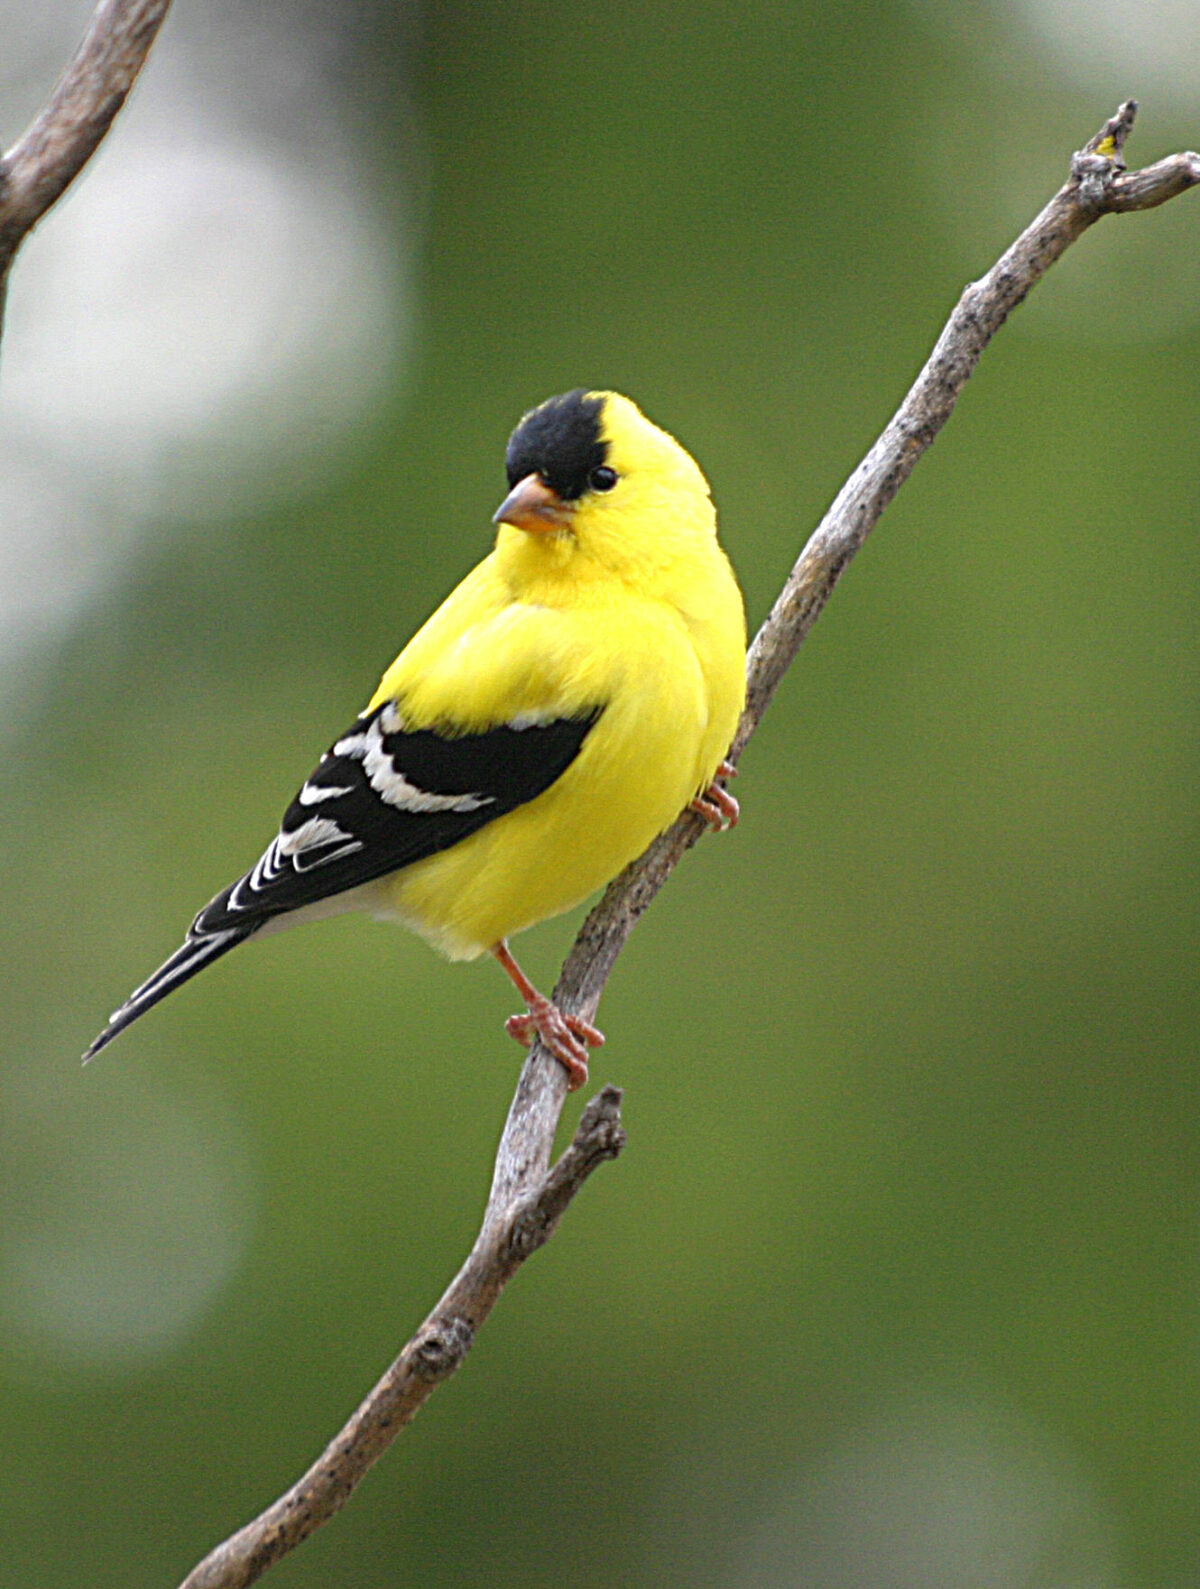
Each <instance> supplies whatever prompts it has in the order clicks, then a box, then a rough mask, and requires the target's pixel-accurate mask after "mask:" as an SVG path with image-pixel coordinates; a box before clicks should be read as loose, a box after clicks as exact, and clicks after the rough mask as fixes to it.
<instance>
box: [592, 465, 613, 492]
mask: <svg viewBox="0 0 1200 1589" xmlns="http://www.w3.org/2000/svg"><path fill="white" fill-rule="evenodd" d="M619 478H620V476H619V475H618V474H617V471H616V470H615V469H610V468H609V467H608V465H607V464H603V463H602V464H601V465H600V467H599V468H598V469H593V470H592V472H591V473H590V474H589V475H588V485H590V486H591V488H592V490H593V491H611V490H612V488H613V486H615V485H616V483H617V481H618V479H619Z"/></svg>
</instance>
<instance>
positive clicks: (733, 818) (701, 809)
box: [688, 761, 742, 833]
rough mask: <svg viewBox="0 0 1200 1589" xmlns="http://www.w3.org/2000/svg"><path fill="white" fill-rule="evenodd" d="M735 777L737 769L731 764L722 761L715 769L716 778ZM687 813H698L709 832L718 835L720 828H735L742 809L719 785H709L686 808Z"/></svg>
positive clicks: (726, 790)
mask: <svg viewBox="0 0 1200 1589" xmlns="http://www.w3.org/2000/svg"><path fill="white" fill-rule="evenodd" d="M736 775H737V768H736V767H734V766H732V765H731V763H729V762H727V761H723V762H722V763H721V765H720V766H719V767H718V768H717V777H718V778H733V777H736ZM688 810H689V811H695V812H698V813H699V815H700V816H702V817H703V818H704V820H705V822H706V823H707V824H708V827H709V831H710V832H712V833H719V832H720V831H721V829H722V828H725V827H730V828H736V827H737V825H738V818H739V817H740V816H741V814H742V808H741V806H740V805H739V804H738V803H737V801H736V800H735V799H734V798H733V796H732V795H731V794H730V793H729V790H728V789H722V788H721V786H720V784H719V783H716V782H713V783H710V784H709V786H708V788H707V789H706V790H705V791H704V793H703V794H701V795H697V796H696V798H695V799H694V800H693V801H692V802H691V804H690V805H689V806H688Z"/></svg>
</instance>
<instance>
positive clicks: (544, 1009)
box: [504, 993, 604, 1092]
mask: <svg viewBox="0 0 1200 1589" xmlns="http://www.w3.org/2000/svg"><path fill="white" fill-rule="evenodd" d="M504 1030H505V1031H506V1032H507V1033H508V1035H509V1036H510V1037H515V1038H516V1040H517V1042H518V1043H520V1044H521V1046H522V1047H523V1048H528V1047H529V1045H530V1044H531V1043H532V1042H533V1040H534V1038H535V1037H540V1038H541V1040H542V1042H543V1043H545V1045H546V1047H547V1048H548V1049H549V1050H550V1052H551V1053H552V1054H553V1055H554V1057H555V1059H557V1060H558V1061H559V1063H560V1064H561V1065H562V1066H563V1068H564V1069H565V1070H566V1073H567V1090H568V1091H569V1092H575V1091H576V1089H577V1088H579V1087H584V1086H586V1085H587V1079H588V1063H587V1062H588V1049H589V1048H599V1047H600V1045H601V1044H602V1043H603V1042H604V1033H603V1032H601V1031H598V1030H597V1029H596V1027H594V1026H593V1025H592V1024H591V1022H590V1021H585V1020H584V1018H583V1016H582V1015H564V1014H563V1012H562V1010H560V1009H559V1007H558V1005H557V1004H552V1003H551V1002H550V1000H549V999H548V998H546V997H545V996H544V995H543V994H541V993H538V994H536V995H535V996H534V997H533V998H532V999H530V1001H529V1008H528V1010H526V1011H525V1013H524V1014H523V1015H510V1016H509V1018H508V1020H507V1021H505V1023H504Z"/></svg>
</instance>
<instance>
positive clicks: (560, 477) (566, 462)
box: [505, 387, 608, 502]
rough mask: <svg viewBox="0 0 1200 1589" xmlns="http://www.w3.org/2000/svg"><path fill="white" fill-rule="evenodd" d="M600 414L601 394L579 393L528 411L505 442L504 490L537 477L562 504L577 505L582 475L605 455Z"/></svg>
mask: <svg viewBox="0 0 1200 1589" xmlns="http://www.w3.org/2000/svg"><path fill="white" fill-rule="evenodd" d="M603 410H604V397H603V394H597V393H595V392H585V391H584V390H583V388H582V387H580V388H579V389H578V390H577V391H574V392H567V393H565V394H564V395H563V396H562V397H551V398H549V399H548V400H547V401H546V402H544V403H542V404H540V405H539V406H538V407H537V408H534V409H531V410H530V411H529V413H528V414H526V415H525V418H524V419H523V420H522V421H521V423H520V424H519V425H518V426H517V428H516V430H514V431H513V433H512V435H511V437H510V438H509V442H508V455H507V458H506V460H505V464H506V468H507V470H508V483H509V485H510V486H515V485H516V483H517V481H518V480H524V478H525V476H526V475H531V474H540V475H541V476H542V477H543V479H545V480H546V481H547V482H548V483H549V485H550V486H552V487H553V489H554V491H555V492H556V493H557V494H558V495H559V496H560V497H561V498H562V499H563V501H564V502H576V501H578V499H579V498H580V497H581V496H582V495H583V493H584V492H585V491H586V490H587V488H588V475H589V474H590V473H591V472H592V470H593V469H596V468H598V467H599V466H600V465H601V464H602V463H603V462H604V461H605V458H606V456H607V454H608V443H607V442H606V441H604V440H602V438H601V435H600V416H601V414H602V412H603Z"/></svg>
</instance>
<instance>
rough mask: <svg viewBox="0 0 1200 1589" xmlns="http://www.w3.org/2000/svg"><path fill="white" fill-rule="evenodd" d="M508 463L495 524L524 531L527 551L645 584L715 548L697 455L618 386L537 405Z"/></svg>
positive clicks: (522, 549)
mask: <svg viewBox="0 0 1200 1589" xmlns="http://www.w3.org/2000/svg"><path fill="white" fill-rule="evenodd" d="M506 465H507V470H508V483H509V486H510V488H511V489H510V491H509V494H508V496H507V497H505V499H504V501H503V502H502V503H501V504H500V506H499V508H498V509H497V510H496V513H495V522H496V523H497V524H499V525H501V526H503V525H510V526H512V528H513V529H515V530H517V531H519V532H522V535H521V538H520V541H518V544H517V545H516V546H514V547H513V548H512V550H513V551H514V553H517V554H518V555H522V554H524V555H530V554H532V555H533V556H536V557H538V558H539V560H542V559H548V560H550V561H553V562H554V563H556V564H558V565H559V566H576V565H578V564H579V563H581V562H583V563H587V564H592V565H595V566H596V567H597V568H598V569H602V570H603V571H604V572H606V573H609V574H617V575H618V576H620V577H623V578H629V579H634V580H639V581H641V580H647V579H651V580H652V579H653V576H654V572H655V570H656V569H658V568H660V567H669V566H671V565H672V564H673V563H674V562H675V561H676V560H677V559H678V558H679V557H680V556H681V555H686V553H687V552H688V551H689V550H694V551H696V552H701V551H702V550H703V549H708V548H711V545H712V541H713V537H714V535H715V533H716V516H715V513H714V510H713V505H712V501H711V499H710V497H709V490H708V482H707V481H706V480H705V478H704V476H703V474H701V472H700V469H699V467H698V466H697V464H696V462H695V460H694V459H693V458H692V457H691V455H690V454H689V453H687V452H685V451H684V449H683V448H682V447H681V446H680V445H679V443H678V442H677V441H676V440H675V439H674V438H673V437H671V436H668V434H667V433H666V431H665V430H660V429H659V427H658V426H657V425H654V424H652V423H651V422H650V420H648V419H647V418H646V416H645V415H644V414H643V413H642V412H641V410H640V409H639V408H638V406H637V405H636V403H632V402H630V400H629V399H628V398H627V397H622V396H621V395H620V394H619V393H617V392H587V391H583V390H579V391H574V392H567V393H566V394H565V396H563V397H552V398H550V399H549V401H547V402H545V403H542V404H541V405H540V406H539V407H537V408H535V409H532V410H531V411H530V412H529V413H528V414H526V415H525V417H524V418H523V419H522V420H521V423H520V424H519V425H518V426H517V428H516V430H514V431H513V433H512V437H511V438H510V440H509V443H508V455H507V459H506ZM503 534H504V532H503V530H502V531H501V535H502V537H503ZM521 541H527V542H533V543H536V545H537V548H538V550H537V551H536V552H535V551H533V549H532V548H531V547H529V546H528V545H527V544H526V545H522V544H521ZM580 572H582V570H580Z"/></svg>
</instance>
